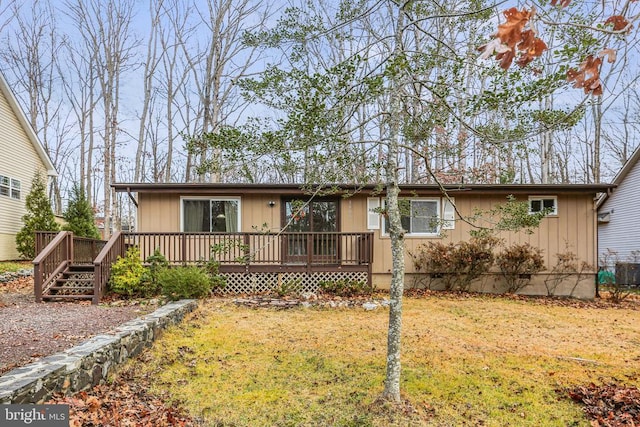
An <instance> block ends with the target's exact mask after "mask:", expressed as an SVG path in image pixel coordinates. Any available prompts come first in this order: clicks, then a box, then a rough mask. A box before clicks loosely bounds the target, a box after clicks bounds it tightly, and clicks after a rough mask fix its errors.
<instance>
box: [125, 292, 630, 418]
mask: <svg viewBox="0 0 640 427" xmlns="http://www.w3.org/2000/svg"><path fill="white" fill-rule="evenodd" d="M387 315H388V313H387V311H386V310H383V309H379V310H377V311H374V312H365V311H363V310H362V309H343V310H320V309H293V310H286V311H276V310H268V309H258V310H256V309H248V308H243V307H236V306H234V305H233V304H232V303H229V302H224V301H208V302H206V303H203V305H202V307H201V309H200V310H198V311H197V312H196V313H194V314H193V316H192V317H191V319H190V320H189V321H186V322H184V323H183V324H182V325H181V326H179V327H176V328H173V329H171V330H169V331H168V332H166V333H165V334H164V335H163V337H162V338H161V339H160V340H159V341H158V342H157V343H156V345H154V347H153V349H152V350H151V351H150V352H148V353H146V354H145V355H144V356H143V358H142V359H140V360H138V362H136V363H137V366H136V371H137V372H138V375H140V376H145V377H147V378H149V379H151V381H152V384H153V385H152V391H154V392H155V393H158V394H162V395H165V396H169V397H170V398H171V399H173V400H175V401H179V402H181V403H183V405H184V406H185V407H186V408H187V409H188V410H189V411H190V412H191V413H192V414H193V415H194V416H196V417H201V418H202V419H203V420H204V421H205V423H206V424H207V425H216V426H255V425H274V426H300V425H309V426H318V425H326V426H368V425H371V426H387V425H398V426H406V425H420V426H421V425H425V426H463V425H469V426H478V425H485V426H506V425H509V426H532V425H535V426H568V425H576V426H582V425H584V426H588V425H589V422H588V420H587V419H586V418H585V416H584V415H583V412H582V408H581V407H580V406H579V405H577V404H575V403H573V402H572V401H570V400H568V399H565V398H564V396H563V393H561V392H559V390H563V389H565V388H567V387H573V386H576V385H581V384H588V383H590V382H595V383H606V382H611V381H615V382H617V383H619V384H625V385H632V386H640V379H639V377H638V373H637V371H638V366H640V311H638V310H633V309H616V308H610V309H602V308H593V307H572V306H561V305H557V304H548V303H542V302H540V301H537V300H528V301H526V300H514V299H503V298H492V297H482V296H474V297H453V296H431V297H426V298H421V299H417V298H406V299H405V303H404V337H403V378H402V388H403V390H404V394H405V398H406V399H407V401H408V402H409V403H410V405H411V406H410V407H409V406H405V407H403V408H400V409H398V408H396V409H394V408H389V407H381V406H380V405H379V404H375V403H374V402H375V400H376V398H377V396H378V395H379V394H380V392H381V391H382V382H383V378H384V362H385V347H386V324H387Z"/></svg>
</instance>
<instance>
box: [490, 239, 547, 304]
mask: <svg viewBox="0 0 640 427" xmlns="http://www.w3.org/2000/svg"><path fill="white" fill-rule="evenodd" d="M496 264H497V265H498V268H500V272H501V273H502V276H503V277H504V280H505V282H506V283H507V292H509V293H515V292H518V291H519V290H520V289H522V288H524V287H525V286H527V285H528V284H529V283H530V282H531V275H532V274H536V273H538V272H540V271H542V270H543V269H544V258H543V256H542V249H540V248H535V247H533V246H531V245H529V244H528V243H525V244H522V245H518V244H515V245H512V246H509V247H507V248H505V249H504V251H502V252H501V253H499V254H498V256H497V257H496Z"/></svg>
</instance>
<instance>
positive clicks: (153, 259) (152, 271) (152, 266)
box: [141, 248, 169, 296]
mask: <svg viewBox="0 0 640 427" xmlns="http://www.w3.org/2000/svg"><path fill="white" fill-rule="evenodd" d="M145 262H146V264H147V266H148V267H147V268H145V270H144V273H143V274H142V279H141V282H142V283H141V286H142V287H143V288H144V289H143V291H144V294H145V296H151V295H157V294H159V293H160V282H159V281H158V275H159V274H160V272H161V271H162V270H164V269H165V268H168V267H169V262H168V261H167V258H166V257H165V256H164V255H163V254H162V252H160V249H159V248H156V250H155V251H153V254H152V255H149V256H148V257H147V259H146V260H145Z"/></svg>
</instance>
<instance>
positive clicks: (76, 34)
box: [0, 0, 640, 229]
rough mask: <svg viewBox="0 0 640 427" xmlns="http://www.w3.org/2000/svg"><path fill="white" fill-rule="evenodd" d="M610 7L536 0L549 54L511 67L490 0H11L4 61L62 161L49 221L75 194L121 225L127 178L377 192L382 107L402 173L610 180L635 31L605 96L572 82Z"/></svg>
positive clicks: (628, 147) (610, 71)
mask: <svg viewBox="0 0 640 427" xmlns="http://www.w3.org/2000/svg"><path fill="white" fill-rule="evenodd" d="M414 3H416V4H418V3H421V2H414ZM608 3H616V4H617V2H574V3H572V4H571V5H568V7H563V8H548V7H542V6H541V7H539V8H538V9H540V10H539V11H538V14H539V16H540V21H539V22H543V23H546V24H548V25H545V26H544V27H542V26H541V27H540V28H539V29H538V30H539V32H540V33H541V37H543V38H544V39H545V41H546V43H547V45H548V46H549V49H548V50H547V51H546V52H545V53H544V54H543V55H542V56H541V57H540V58H537V59H536V61H534V62H533V63H531V64H529V65H528V67H529V69H524V68H523V69H519V68H511V69H509V70H504V69H501V68H500V67H496V66H495V64H493V63H491V62H489V61H483V60H482V59H481V58H479V56H480V52H479V51H478V48H479V47H480V46H482V45H484V44H486V43H487V42H489V40H490V39H491V37H492V35H493V33H495V28H496V26H497V23H498V22H499V21H500V20H501V19H502V11H503V10H504V9H505V6H504V5H498V4H497V3H496V2H493V1H489V0H487V1H485V0H479V1H452V2H446V3H444V2H443V3H442V4H439V3H438V2H429V3H428V4H427V3H424V4H422V3H421V6H420V7H421V8H422V9H419V10H418V6H415V9H414V10H413V11H412V14H411V15H410V14H407V16H405V17H404V18H403V19H399V18H397V16H396V14H395V10H396V9H397V8H398V5H397V4H395V3H394V2H392V1H377V2H373V1H372V2H367V1H361V2H337V1H327V0H312V1H310V2H303V1H296V0H292V1H288V2H282V4H279V3H277V4H274V3H273V2H266V1H260V0H240V1H236V0H212V1H208V2H201V1H195V0H146V1H135V0H118V1H112V0H108V1H103V0H64V1H52V0H33V1H30V2H18V1H11V0H0V37H1V38H2V43H0V70H1V71H2V73H3V74H4V75H5V77H6V79H7V81H8V82H9V84H10V86H11V87H12V88H13V90H14V92H15V93H16V95H17V96H18V99H19V100H20V102H21V103H22V107H23V109H24V110H25V112H26V114H27V117H28V119H29V120H30V122H31V125H32V126H33V128H34V129H35V131H36V133H37V134H38V136H39V137H40V140H41V141H42V143H43V144H44V146H45V148H46V150H47V151H48V152H49V154H50V157H51V159H52V160H53V162H54V164H55V165H56V167H57V169H58V172H59V177H58V178H57V180H56V181H55V182H53V183H52V186H51V189H50V191H51V195H52V200H53V202H54V207H55V210H56V211H57V212H61V211H62V210H63V208H64V205H65V200H66V199H67V194H68V192H69V191H70V190H71V188H72V187H73V185H75V184H79V185H81V186H82V188H83V189H84V191H85V192H86V194H87V195H88V198H89V200H91V202H92V204H93V205H94V206H95V209H96V210H97V211H98V212H100V214H101V215H104V217H105V218H106V219H107V221H112V223H111V224H109V223H107V225H111V226H113V227H114V228H119V227H120V226H121V225H122V224H123V223H127V222H130V221H131V218H130V216H131V206H130V201H129V200H128V198H127V197H126V196H124V197H123V196H122V195H116V194H115V193H113V192H112V191H111V188H110V184H111V183H113V182H319V181H320V180H324V181H326V182H360V183H363V182H383V180H382V179H381V177H380V175H381V174H384V173H385V172H384V168H382V167H380V165H382V164H385V163H386V162H387V160H389V159H386V156H388V154H389V153H388V152H387V151H385V150H384V149H383V148H382V147H383V144H380V141H382V140H384V139H385V138H387V136H386V135H384V132H385V131H384V130H383V129H384V126H383V121H384V120H386V113H385V112H386V111H393V112H394V114H393V115H394V117H395V119H396V120H397V123H396V124H395V125H394V127H393V129H395V130H396V131H397V133H398V135H399V136H398V137H399V142H400V144H399V146H398V149H397V154H396V155H395V157H396V158H395V162H396V163H397V165H396V169H397V171H398V179H399V182H407V183H420V182H425V183H432V182H436V181H438V182H444V183H459V182H467V183H470V182H475V183H483V182H486V183H533V182H536V183H539V182H543V183H560V182H562V183H566V182H573V183H591V182H607V181H610V180H611V179H612V178H613V176H614V175H615V173H616V172H617V171H618V169H619V168H620V167H621V165H622V164H623V163H624V162H625V161H626V160H627V159H628V158H629V157H630V156H631V154H632V152H633V150H634V149H635V148H636V146H637V145H638V144H639V143H640V135H639V134H638V127H639V126H640V88H639V86H638V78H639V73H638V63H637V61H638V58H640V55H639V54H638V53H639V52H638V44H637V37H636V36H637V31H638V30H637V28H638V25H635V26H631V28H630V29H629V34H627V35H626V37H619V36H617V35H615V34H614V35H606V34H605V37H609V38H615V39H616V40H614V41H615V43H616V52H617V59H616V61H615V62H612V63H607V64H605V65H604V66H603V69H602V71H601V79H602V83H603V87H604V90H603V93H602V94H594V93H583V91H581V90H578V89H575V88H574V87H572V84H571V83H570V82H568V81H567V80H566V72H567V64H576V63H579V62H580V61H581V60H582V59H581V58H584V56H585V55H586V54H588V53H589V52H590V49H591V50H593V49H596V48H597V47H601V45H602V43H601V41H602V40H598V39H597V37H596V36H594V35H593V31H589V28H587V27H590V26H595V25H596V24H597V23H599V22H604V20H605V19H606V17H607V16H609V15H610V14H611V10H605V9H607V8H609V7H610V5H609V6H608V5H607V4H608ZM567 4H568V2H567ZM403 7H404V6H403ZM611 7H614V8H615V7H616V5H613V6H611ZM411 16H413V17H414V18H415V19H414V18H411ZM412 19H414V20H413V21H412ZM558 22H572V23H574V24H575V25H572V26H562V25H553V24H554V23H558ZM587 24H588V25H587ZM400 26H403V27H402V28H401V31H400V30H398V28H399V27H400ZM399 49H400V50H399ZM391 57H393V58H395V59H394V60H396V61H399V62H397V63H396V64H395V65H394V66H392V67H389V66H388V63H387V61H388V59H389V58H391ZM398 58H401V59H398ZM400 62H402V64H401V63H400ZM383 64H386V65H385V66H384V67H383ZM401 66H402V67H404V68H403V69H404V70H407V69H408V70H410V72H409V73H406V72H403V76H405V77H403V79H404V80H403V79H394V78H392V77H393V76H391V77H390V73H393V69H394V67H395V68H397V69H399V68H400V67H401ZM383 68H384V69H385V70H386V71H385V72H382V71H383V70H382V69H383ZM387 81H389V82H393V83H392V84H393V85H395V86H394V87H391V86H390V85H389V84H388V83H387ZM389 89H391V90H389ZM393 93H397V94H401V96H402V100H401V101H400V100H398V102H397V104H394V103H395V102H396V101H394V99H395V97H394V96H393V95H392V94H393ZM390 94H391V95H390ZM296 118H298V120H296ZM394 164H395V163H394ZM107 229H109V227H107Z"/></svg>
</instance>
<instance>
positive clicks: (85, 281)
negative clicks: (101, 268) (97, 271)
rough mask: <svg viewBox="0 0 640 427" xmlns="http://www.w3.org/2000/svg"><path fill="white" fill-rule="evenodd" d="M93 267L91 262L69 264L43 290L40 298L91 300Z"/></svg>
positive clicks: (92, 293) (92, 295) (47, 299)
mask: <svg viewBox="0 0 640 427" xmlns="http://www.w3.org/2000/svg"><path fill="white" fill-rule="evenodd" d="M93 298H94V267H93V264H71V265H69V266H68V267H67V268H66V269H65V270H64V271H62V273H61V275H60V277H59V278H58V279H57V280H56V281H55V282H54V283H53V284H52V285H51V286H49V287H48V288H46V289H44V290H43V293H42V299H43V300H46V301H52V300H82V299H88V300H93Z"/></svg>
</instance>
